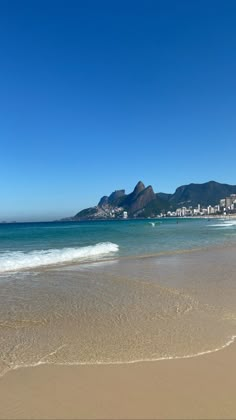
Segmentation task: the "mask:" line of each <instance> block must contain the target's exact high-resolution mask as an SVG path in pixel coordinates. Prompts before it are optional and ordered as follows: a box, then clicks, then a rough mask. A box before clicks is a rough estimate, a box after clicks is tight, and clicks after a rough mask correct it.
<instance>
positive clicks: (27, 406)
mask: <svg viewBox="0 0 236 420" xmlns="http://www.w3.org/2000/svg"><path fill="white" fill-rule="evenodd" d="M0 418H1V419H15V418H17V419H19V418H21V419H29V418H30V419H47V418H50V419H52V418H53V419H54V418H55V419H72V418H73V419H75V418H76V419H79V418H80V419H81V418H82V419H94V418H95V419H158V418H161V419H192V418H195V419H206V418H211V419H235V418H236V344H232V345H230V346H229V347H227V348H225V349H223V350H220V351H218V352H215V353H210V354H206V355H203V356H199V357H194V358H189V359H179V360H165V361H159V362H144V363H137V364H136V363H135V364H126V365H109V366H108V365H107V366H104V365H97V366H52V365H51V366H50V365H47V366H46V365H44V366H38V367H34V368H21V369H18V370H15V371H11V372H9V373H8V374H6V375H5V376H4V377H2V378H1V379H0Z"/></svg>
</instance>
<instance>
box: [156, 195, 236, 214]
mask: <svg viewBox="0 0 236 420" xmlns="http://www.w3.org/2000/svg"><path fill="white" fill-rule="evenodd" d="M231 213H236V194H231V195H230V196H229V197H226V198H222V199H221V200H220V202H219V204H217V205H216V206H211V205H209V206H207V207H206V208H202V207H201V206H200V204H198V206H197V207H196V208H193V207H192V206H190V207H180V208H178V209H176V210H175V211H172V212H171V211H168V212H167V213H166V214H161V216H162V217H163V216H169V217H187V216H210V215H219V214H223V215H226V214H231Z"/></svg>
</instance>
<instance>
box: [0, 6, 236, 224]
mask: <svg viewBox="0 0 236 420" xmlns="http://www.w3.org/2000/svg"><path fill="white" fill-rule="evenodd" d="M235 21H236V2H235V1H234V0H227V1H225V0H221V1H218V0H191V1H189V0H186V1H185V0H175V1H173V0H154V1H152V0H145V1H144V0H143V1H140V0H125V1H124V0H113V1H110V0H109V1H104V0H99V1H97V0H75V1H72V0H64V1H62V0H55V1H54V0H34V1H32V0H29V1H26V0H21V1H19V0H15V1H14V0H1V1H0V220H7V221H9V220H17V221H18V220H19V221H20V220H53V219H57V218H61V217H66V216H72V215H74V214H75V213H77V212H78V211H79V210H81V209H83V208H86V207H90V206H93V205H96V204H97V202H98V201H99V199H100V197H101V196H103V195H109V194H110V193H111V192H112V191H114V190H116V189H125V190H126V192H127V193H129V192H131V191H132V190H133V188H134V186H135V185H136V183H137V182H138V181H139V180H141V181H143V183H144V184H145V185H149V184H151V185H152V186H153V188H154V191H155V192H160V191H161V192H168V193H173V192H174V191H175V189H176V188H177V187H178V186H180V185H184V184H189V183H191V182H195V183H202V182H207V181H210V180H215V181H218V182H223V183H228V184H234V185H235V184H236V176H235V149H236V146H235V144H236V143H235V134H236V118H235V116H236V99H235V98H236V77H235V75H236V25H235Z"/></svg>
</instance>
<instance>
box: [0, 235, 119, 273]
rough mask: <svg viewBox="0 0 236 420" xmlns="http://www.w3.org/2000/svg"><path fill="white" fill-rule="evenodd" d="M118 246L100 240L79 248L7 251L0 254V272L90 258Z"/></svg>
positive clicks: (116, 248) (101, 254) (115, 248)
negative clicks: (94, 243)
mask: <svg viewBox="0 0 236 420" xmlns="http://www.w3.org/2000/svg"><path fill="white" fill-rule="evenodd" d="M118 250H119V246H118V245H117V244H113V243H112V242H102V243H98V244H96V245H90V246H84V247H81V248H62V249H48V250H39V251H36V250H35V251H31V252H23V251H7V252H3V253H1V254H0V273H5V272H8V271H18V270H23V269H29V268H35V267H42V266H48V265H55V264H59V263H60V264H63V263H69V262H75V261H81V260H83V261H84V260H85V261H86V260H90V259H94V258H98V257H102V256H103V255H107V254H111V253H114V252H117V251H118Z"/></svg>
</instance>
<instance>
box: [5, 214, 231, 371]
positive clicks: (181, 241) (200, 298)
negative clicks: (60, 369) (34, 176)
mask: <svg viewBox="0 0 236 420" xmlns="http://www.w3.org/2000/svg"><path fill="white" fill-rule="evenodd" d="M235 250H236V221H233V220H232V221H231V220H223V219H218V220H217V219H211V220H208V219H160V220H133V221H131V220H122V221H105V222H101V221H96V222H77V223H75V222H74V223H70V222H67V223H66V222H64V223H60V222H58V223H22V224H16V223H15V224H2V225H0V375H3V374H5V373H6V372H8V371H9V370H11V369H16V368H19V367H27V366H36V365H38V364H43V363H50V364H97V363H133V362H137V361H152V360H160V359H167V358H176V357H191V356H195V355H199V354H202V353H205V352H210V351H215V350H218V349H221V348H222V347H224V346H225V345H229V344H230V343H232V342H233V341H234V337H235V335H236V287H235V284H236V278H235V272H236V259H235ZM189 251H191V252H189Z"/></svg>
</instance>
